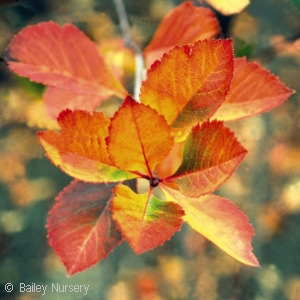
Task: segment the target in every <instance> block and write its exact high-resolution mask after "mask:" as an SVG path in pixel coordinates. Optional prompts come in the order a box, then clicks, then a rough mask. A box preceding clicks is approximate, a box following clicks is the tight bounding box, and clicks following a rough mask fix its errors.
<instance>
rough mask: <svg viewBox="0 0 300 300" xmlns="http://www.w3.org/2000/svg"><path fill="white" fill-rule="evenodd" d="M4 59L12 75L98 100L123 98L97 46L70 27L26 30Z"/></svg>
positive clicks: (42, 26)
mask: <svg viewBox="0 0 300 300" xmlns="http://www.w3.org/2000/svg"><path fill="white" fill-rule="evenodd" d="M5 59H6V61H7V62H8V65H9V68H10V69H11V70H12V71H14V72H16V73H17V74H19V75H21V76H25V77H28V78H29V79H31V80H33V81H36V82H39V83H43V84H45V85H50V86H54V87H57V88H62V89H68V90H71V91H72V92H75V93H77V94H89V95H96V96H98V95H101V97H104V96H106V97H108V96H110V95H113V94H114V95H117V96H119V97H122V98H123V97H124V96H126V94H127V92H126V90H125V89H124V87H123V86H122V84H121V83H120V81H119V80H118V79H117V78H116V77H115V75H114V74H113V73H112V72H111V71H110V69H109V68H108V67H107V66H106V64H105V62H104V60H103V58H102V57H101V56H100V54H99V52H98V49H97V46H96V45H95V44H94V43H93V42H92V41H91V40H89V39H88V37H87V36H86V35H85V34H84V33H82V32H81V31H80V30H79V29H77V28H76V27H75V26H73V25H71V24H66V25H64V26H63V27H60V26H59V25H57V24H56V23H54V22H44V23H40V24H38V25H33V26H28V27H27V28H25V29H23V30H22V31H21V32H20V33H19V34H17V35H16V36H15V37H14V38H13V40H12V42H11V43H10V45H9V47H8V49H7V53H6V58H5Z"/></svg>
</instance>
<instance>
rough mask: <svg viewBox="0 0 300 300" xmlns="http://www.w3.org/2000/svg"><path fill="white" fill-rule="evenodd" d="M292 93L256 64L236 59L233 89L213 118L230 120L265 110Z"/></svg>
mask: <svg viewBox="0 0 300 300" xmlns="http://www.w3.org/2000/svg"><path fill="white" fill-rule="evenodd" d="M293 93H294V91H293V90H291V89H289V88H287V87H286V86H285V85H284V84H283V83H282V82H280V80H279V79H278V78H277V77H276V76H274V75H273V74H271V73H270V72H269V71H268V70H266V69H263V68H262V67H261V66H259V65H258V64H257V63H255V62H247V61H246V59H245V58H237V59H235V62H234V75H233V79H232V82H231V88H230V91H229V92H228V94H227V96H226V98H225V101H224V102H223V103H222V105H221V107H220V108H219V109H218V110H217V112H216V113H215V115H214V118H216V119H218V120H224V121H230V120H238V119H243V118H247V117H251V116H255V115H258V114H261V113H265V112H267V111H269V110H271V109H273V108H274V107H277V106H279V105H281V104H282V103H283V102H284V101H285V100H286V99H287V98H288V97H289V96H290V95H291V94H293Z"/></svg>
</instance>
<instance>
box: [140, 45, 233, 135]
mask: <svg viewBox="0 0 300 300" xmlns="http://www.w3.org/2000/svg"><path fill="white" fill-rule="evenodd" d="M232 74H233V51H232V43H231V41H230V40H210V41H208V40H205V41H199V42H197V43H196V44H195V45H193V46H183V47H176V48H175V49H173V50H172V51H171V52H170V53H169V54H168V55H164V57H163V58H162V60H161V61H156V62H155V63H154V64H153V65H152V67H151V69H150V70H149V71H148V74H147V79H146V81H144V82H143V84H142V87H141V95H140V99H141V102H142V103H144V104H147V105H149V106H150V107H152V108H153V109H155V110H156V111H157V112H158V113H159V114H161V115H163V116H164V117H165V118H166V120H167V122H168V123H169V124H171V125H172V126H173V127H175V128H177V129H178V130H179V131H180V130H183V131H184V133H185V132H186V131H188V130H189V129H190V127H192V126H193V125H194V124H195V123H197V122H200V121H203V120H205V119H207V118H209V117H210V116H211V115H212V114H213V113H214V112H215V111H216V109H217V108H218V107H219V106H220V105H221V103H222V102H223V100H224V98H225V95H226V93H227V92H228V90H229V88H230V82H231V79H232ZM179 133H180V132H179Z"/></svg>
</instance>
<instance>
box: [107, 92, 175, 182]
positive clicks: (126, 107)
mask: <svg viewBox="0 0 300 300" xmlns="http://www.w3.org/2000/svg"><path fill="white" fill-rule="evenodd" d="M172 146H173V137H172V136H171V128H170V126H169V125H168V124H167V122H166V120H165V119H164V118H163V117H162V116H160V115H159V114H158V113H157V112H156V111H155V110H153V109H151V108H150V107H148V106H145V105H143V104H139V103H137V102H135V101H134V100H133V99H132V98H131V97H130V96H128V97H127V99H126V100H125V101H124V102H123V104H122V106H121V108H120V109H119V110H118V111H117V112H116V114H115V116H114V117H113V119H112V121H111V125H110V129H109V139H108V151H109V154H110V155H111V159H112V161H113V162H114V164H115V165H116V166H117V167H119V168H120V169H123V170H127V171H130V172H134V173H138V174H140V175H141V174H143V175H146V176H150V177H153V174H152V172H153V170H154V167H155V166H156V165H157V164H158V163H160V162H161V161H162V160H163V159H164V158H165V157H166V156H167V155H168V154H169V152H170V151H171V149H172Z"/></svg>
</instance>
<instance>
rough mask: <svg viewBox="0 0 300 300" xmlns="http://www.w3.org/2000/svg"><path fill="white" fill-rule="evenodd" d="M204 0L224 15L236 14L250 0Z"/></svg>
mask: <svg viewBox="0 0 300 300" xmlns="http://www.w3.org/2000/svg"><path fill="white" fill-rule="evenodd" d="M199 1H202V0H199ZM205 1H206V2H207V3H209V4H210V5H211V6H212V7H213V8H214V9H216V10H217V11H219V12H220V13H221V14H223V15H225V16H228V15H232V14H237V13H239V12H241V11H242V10H243V9H244V8H245V7H246V6H247V5H249V3H250V0H205Z"/></svg>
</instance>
